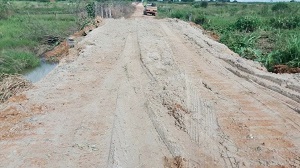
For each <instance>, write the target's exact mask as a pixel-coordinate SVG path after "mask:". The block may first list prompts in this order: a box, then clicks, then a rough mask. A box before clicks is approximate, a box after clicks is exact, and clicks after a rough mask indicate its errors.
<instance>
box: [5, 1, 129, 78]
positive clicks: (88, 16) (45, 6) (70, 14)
mask: <svg viewBox="0 0 300 168" xmlns="http://www.w3.org/2000/svg"><path fill="white" fill-rule="evenodd" d="M40 1H42V0H40ZM43 1H45V2H38V1H13V0H10V1H7V0H6V1H0V73H21V72H23V71H24V70H26V69H30V68H33V67H36V66H38V65H39V60H40V58H39V56H41V55H42V54H43V53H44V52H45V51H47V50H50V49H52V48H53V47H54V46H56V45H58V44H59V43H60V42H61V41H63V40H64V39H65V38H66V37H67V36H69V35H71V34H73V33H74V32H76V31H78V30H81V29H83V28H84V27H85V26H86V25H87V24H89V23H91V22H92V20H93V18H94V17H95V9H96V8H95V4H94V2H93V1H79V0H70V1H62V0H61V1H56V2H49V0H48V2H46V1H47V0H43ZM107 3H108V2H107ZM109 3H110V6H111V13H112V15H113V16H112V17H116V18H117V17H122V16H129V15H130V13H132V12H133V9H134V7H132V6H131V3H130V2H128V1H126V2H125V1H109ZM101 5H104V2H103V3H101ZM106 6H108V5H106Z"/></svg>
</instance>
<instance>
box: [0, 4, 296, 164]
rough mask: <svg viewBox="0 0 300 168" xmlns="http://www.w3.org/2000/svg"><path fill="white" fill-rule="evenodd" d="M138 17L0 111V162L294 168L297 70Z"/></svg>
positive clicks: (110, 28)
mask: <svg viewBox="0 0 300 168" xmlns="http://www.w3.org/2000/svg"><path fill="white" fill-rule="evenodd" d="M141 10H142V8H141V6H138V8H137V12H136V13H135V14H134V15H133V17H132V18H130V19H119V20H105V24H104V25H103V26H101V27H99V28H97V29H95V30H94V31H92V32H91V33H90V34H88V35H87V36H86V38H84V39H83V40H82V41H81V42H80V43H79V44H78V45H77V46H76V47H75V48H74V49H72V50H71V51H70V54H69V56H68V57H66V58H64V59H63V60H62V61H61V63H60V64H59V65H58V67H57V68H55V69H54V70H53V71H52V72H51V73H50V74H49V75H48V76H46V77H45V78H44V79H43V80H41V81H40V82H38V83H36V84H35V86H34V88H32V89H30V90H28V91H26V92H23V93H21V94H19V95H17V96H15V97H13V98H11V99H10V100H9V101H7V102H6V103H4V104H2V105H1V106H0V149H1V150H0V167H128V168H135V167H149V168H150V167H151V168H154V167H182V168H184V167H199V168H200V167H201V168H202V167H272V166H273V167H279V166H283V167H300V152H299V151H300V114H299V113H300V84H299V83H300V77H299V74H282V75H279V74H272V73H268V72H266V71H265V69H264V68H262V67H261V66H260V65H259V64H257V63H255V62H252V61H248V60H245V59H242V58H240V57H238V56H237V55H236V54H235V53H233V52H232V51H230V50H229V49H228V48H227V47H226V46H224V45H222V44H219V43H217V42H215V41H214V40H212V39H211V38H210V37H208V36H206V35H205V32H203V30H201V29H199V28H197V27H195V26H193V25H190V24H189V23H186V22H183V21H179V20H174V19H164V20H157V19H153V18H152V17H150V16H141V14H142V12H141Z"/></svg>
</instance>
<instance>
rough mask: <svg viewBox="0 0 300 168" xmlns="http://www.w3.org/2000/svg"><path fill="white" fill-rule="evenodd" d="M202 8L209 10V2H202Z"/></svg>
mask: <svg viewBox="0 0 300 168" xmlns="http://www.w3.org/2000/svg"><path fill="white" fill-rule="evenodd" d="M200 6H201V7H202V8H207V6H208V2H207V1H201V2H200Z"/></svg>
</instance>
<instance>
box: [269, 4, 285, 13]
mask: <svg viewBox="0 0 300 168" xmlns="http://www.w3.org/2000/svg"><path fill="white" fill-rule="evenodd" d="M271 9H272V11H274V12H280V11H284V10H287V9H289V6H288V4H287V3H284V2H279V3H276V4H275V5H273V6H272V8H271Z"/></svg>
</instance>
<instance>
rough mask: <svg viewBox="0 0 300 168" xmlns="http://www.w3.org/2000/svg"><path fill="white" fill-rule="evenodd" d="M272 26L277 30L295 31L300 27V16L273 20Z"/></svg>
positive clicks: (271, 21)
mask: <svg viewBox="0 0 300 168" xmlns="http://www.w3.org/2000/svg"><path fill="white" fill-rule="evenodd" d="M270 24H271V25H272V26H273V27H275V28H281V29H294V28H296V27H300V17H299V16H294V17H293V16H290V17H283V18H272V19H271V20H270Z"/></svg>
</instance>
